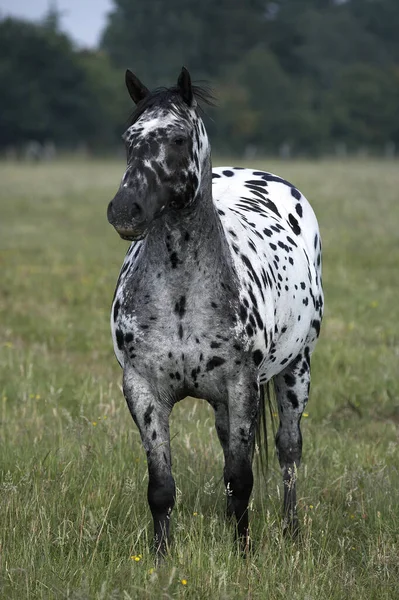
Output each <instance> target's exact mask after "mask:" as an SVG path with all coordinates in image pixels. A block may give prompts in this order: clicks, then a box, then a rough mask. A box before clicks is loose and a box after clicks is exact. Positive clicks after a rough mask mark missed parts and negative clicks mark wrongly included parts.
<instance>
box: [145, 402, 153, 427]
mask: <svg viewBox="0 0 399 600" xmlns="http://www.w3.org/2000/svg"><path fill="white" fill-rule="evenodd" d="M153 410H154V405H153V404H150V405H149V406H148V407H147V410H146V411H145V413H144V425H145V426H146V427H148V426H149V425H151V421H152V418H151V415H152V413H153Z"/></svg>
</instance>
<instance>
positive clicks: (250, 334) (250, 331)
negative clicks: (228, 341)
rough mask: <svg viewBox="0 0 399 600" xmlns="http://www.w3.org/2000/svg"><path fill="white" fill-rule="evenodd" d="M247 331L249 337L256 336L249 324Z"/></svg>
mask: <svg viewBox="0 0 399 600" xmlns="http://www.w3.org/2000/svg"><path fill="white" fill-rule="evenodd" d="M245 329H246V332H247V334H248V335H249V337H252V336H253V334H254V330H253V329H252V327H251V325H249V324H248V325H247V326H246V328H245Z"/></svg>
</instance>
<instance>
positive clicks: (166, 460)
mask: <svg viewBox="0 0 399 600" xmlns="http://www.w3.org/2000/svg"><path fill="white" fill-rule="evenodd" d="M123 392H124V395H125V398H126V401H127V404H128V407H129V410H130V412H131V414H132V417H133V419H134V422H135V423H136V425H137V427H138V428H139V431H140V435H141V440H142V442H143V446H144V448H145V451H146V454H147V463H148V503H149V505H150V509H151V513H152V517H153V521H154V548H155V552H156V554H157V556H158V557H159V556H162V555H164V554H165V553H166V550H167V547H168V544H169V521H170V514H171V512H172V509H173V506H174V504H175V496H176V489H175V482H174V479H173V477H172V470H171V469H172V462H171V453H170V435H169V414H170V407H168V406H165V405H162V404H161V403H160V401H159V399H158V398H157V397H156V396H154V393H153V392H152V390H151V388H150V386H149V385H148V384H147V382H146V381H145V380H143V379H142V378H141V377H139V376H138V375H137V374H135V373H127V372H126V371H125V373H124V378H123Z"/></svg>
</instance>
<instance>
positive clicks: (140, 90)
mask: <svg viewBox="0 0 399 600" xmlns="http://www.w3.org/2000/svg"><path fill="white" fill-rule="evenodd" d="M125 82H126V87H127V89H128V92H129V94H130V97H131V99H132V100H133V102H134V103H135V104H138V103H139V102H140V100H143V98H145V97H146V96H147V95H148V94H149V93H150V92H149V90H148V89H147V88H146V87H145V85H144V84H143V83H141V81H140V79H139V78H138V77H136V75H135V74H134V73H132V72H131V71H130V69H127V71H126V74H125Z"/></svg>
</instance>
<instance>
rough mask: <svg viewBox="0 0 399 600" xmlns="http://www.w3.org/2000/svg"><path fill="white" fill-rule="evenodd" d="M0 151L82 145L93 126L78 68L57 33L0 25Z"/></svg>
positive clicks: (9, 22) (14, 23)
mask: <svg viewBox="0 0 399 600" xmlns="http://www.w3.org/2000/svg"><path fill="white" fill-rule="evenodd" d="M0 89H1V90H2V93H1V94H0V145H2V146H5V145H8V144H18V143H22V142H26V141H28V140H32V139H34V140H37V141H39V142H43V141H44V140H46V139H50V140H53V141H55V142H58V143H63V144H74V143H76V142H78V141H79V140H87V139H88V138H90V136H92V135H93V133H94V132H95V128H96V126H97V123H96V119H95V115H94V114H93V111H92V106H93V102H94V100H95V98H94V95H93V92H92V90H91V89H90V86H89V85H88V79H87V75H86V72H85V69H84V67H83V65H82V64H81V63H80V59H79V56H78V54H77V53H75V52H74V50H73V47H72V43H71V42H70V41H69V39H68V38H67V37H66V36H65V35H64V34H62V33H60V32H58V31H55V30H54V29H53V28H49V27H47V26H43V25H36V24H33V23H29V22H25V21H21V20H18V19H11V18H8V19H4V20H3V21H0Z"/></svg>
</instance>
